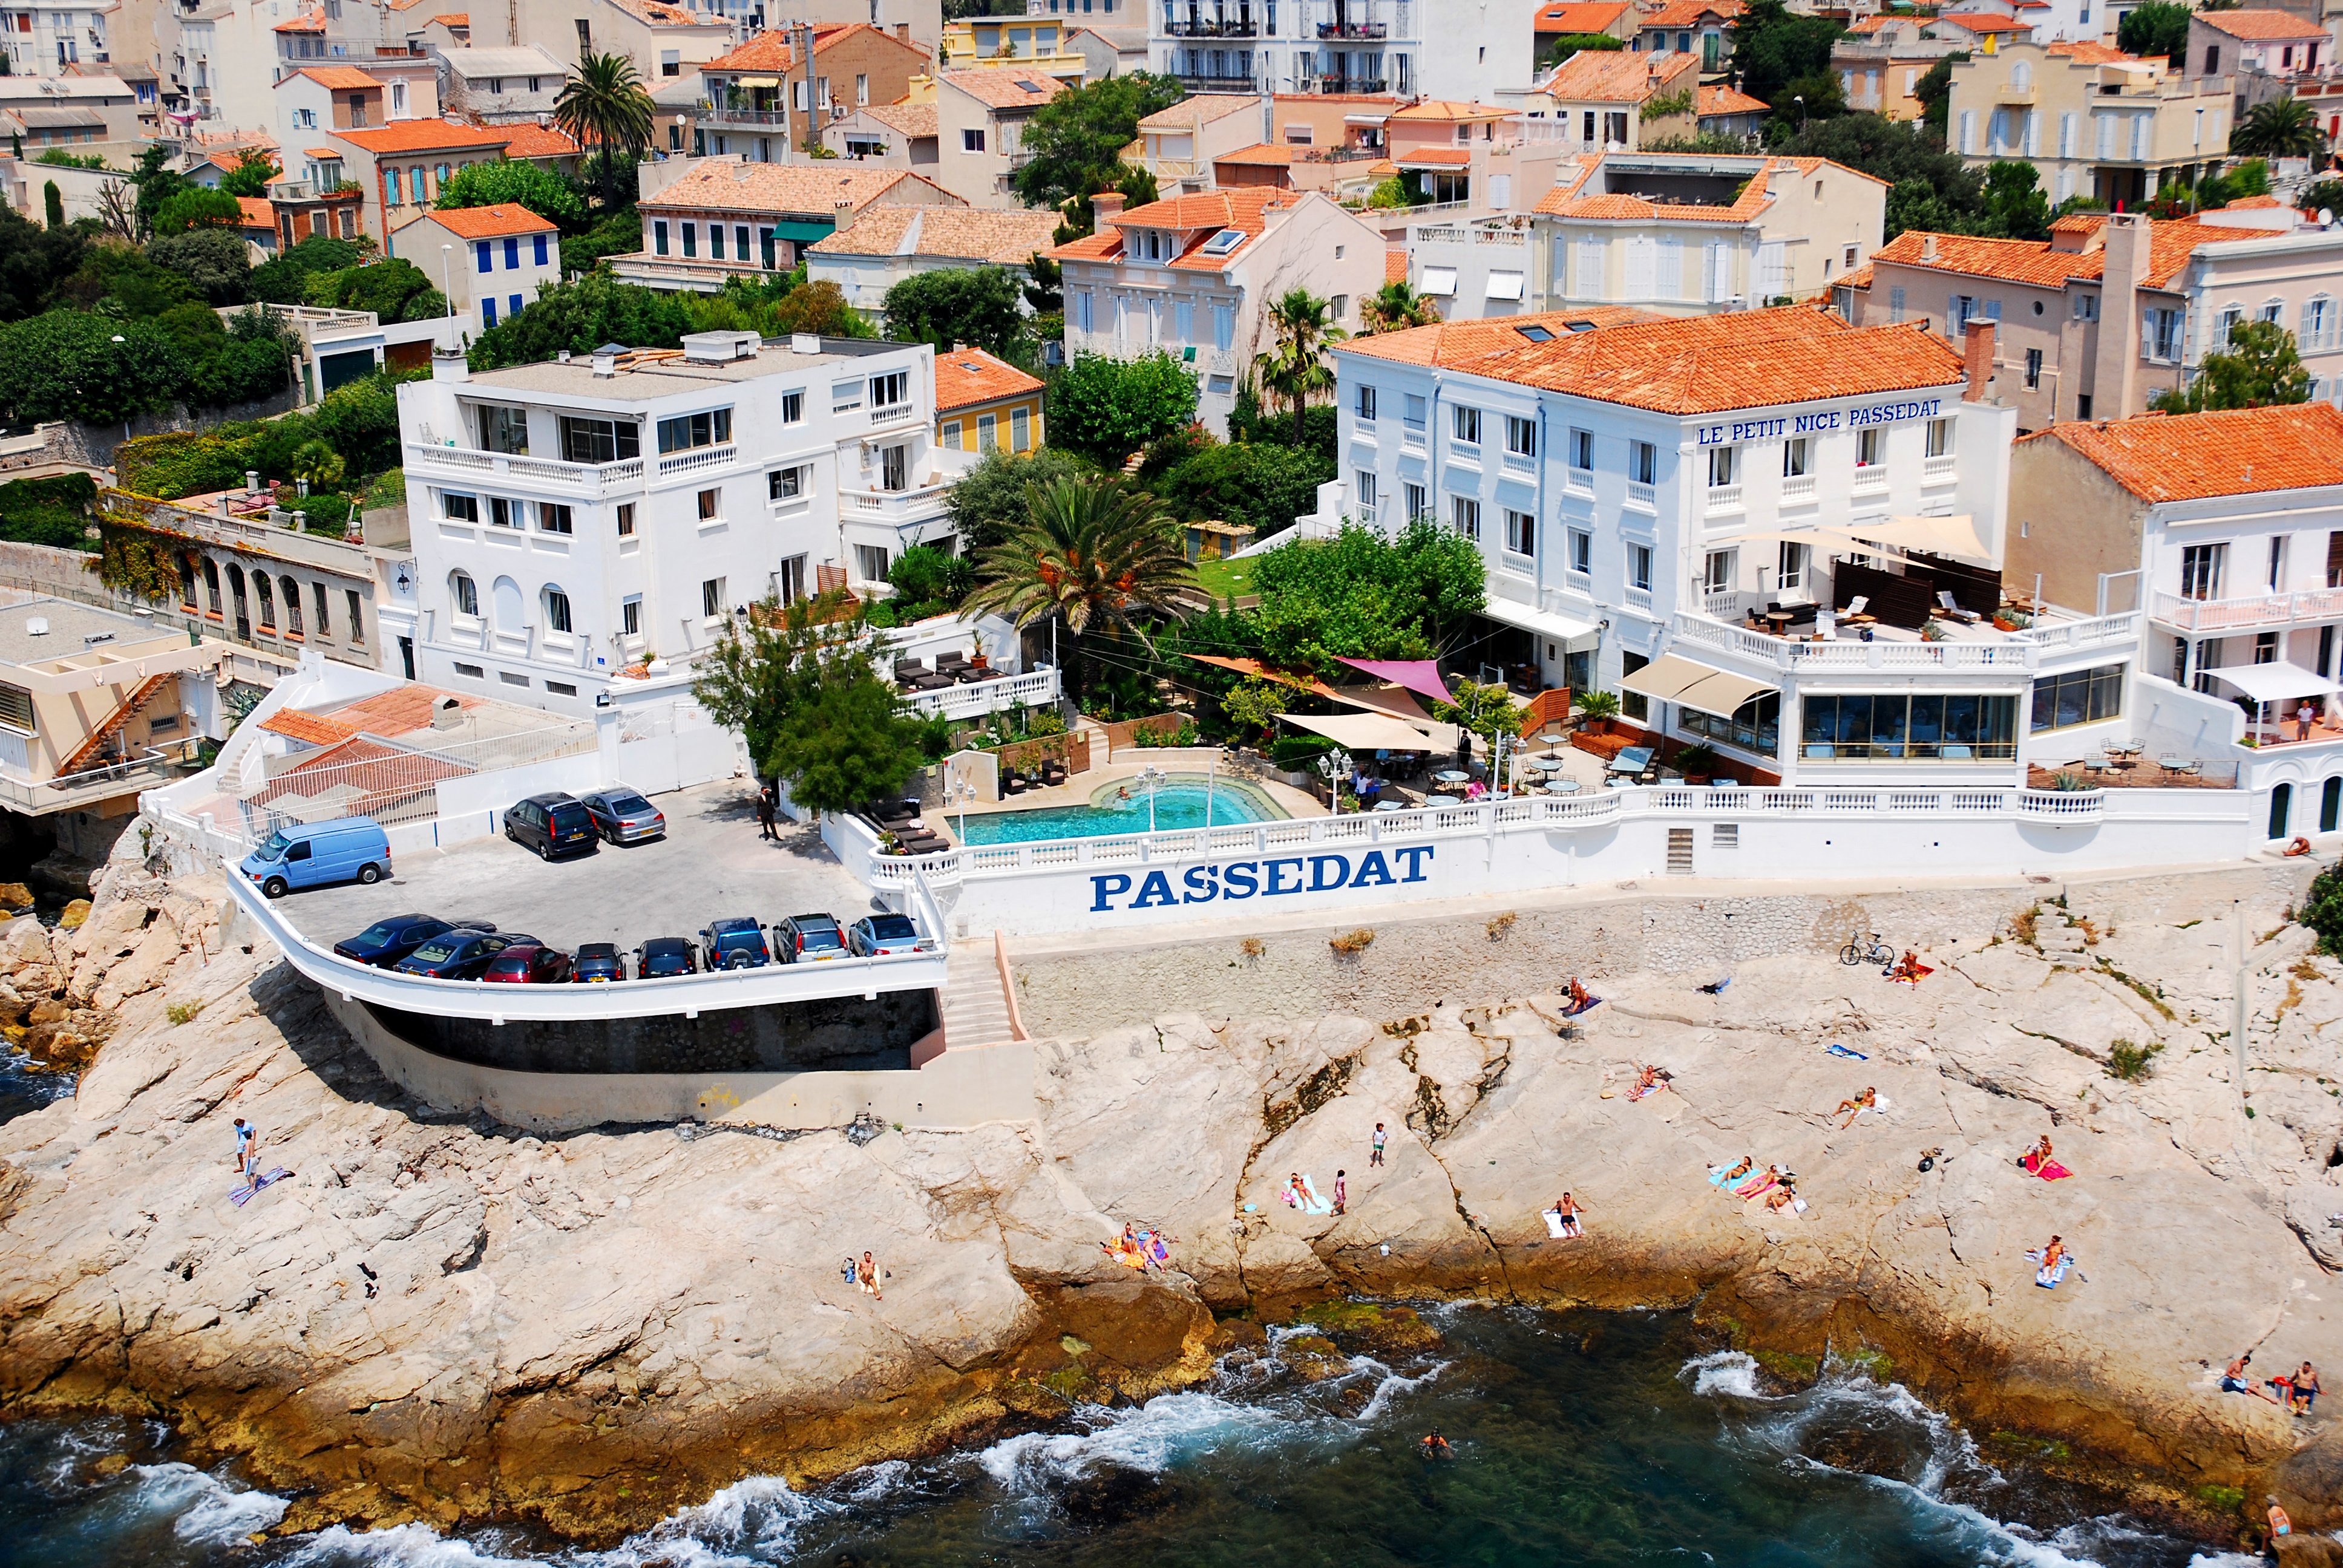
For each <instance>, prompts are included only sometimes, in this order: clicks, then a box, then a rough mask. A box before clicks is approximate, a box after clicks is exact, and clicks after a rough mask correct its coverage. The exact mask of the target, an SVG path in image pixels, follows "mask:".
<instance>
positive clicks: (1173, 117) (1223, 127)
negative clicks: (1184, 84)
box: [1123, 93, 1276, 196]
mask: <svg viewBox="0 0 2343 1568" xmlns="http://www.w3.org/2000/svg"><path fill="white" fill-rule="evenodd" d="M1275 102H1276V100H1274V99H1272V98H1267V97H1259V96H1254V95H1250V94H1235V93H1199V94H1197V95H1194V96H1192V97H1189V98H1183V99H1182V100H1181V101H1180V102H1179V103H1176V104H1174V105H1172V106H1171V107H1170V108H1168V109H1161V110H1158V111H1157V112H1156V113H1154V114H1151V115H1150V116H1147V117H1146V118H1145V119H1143V120H1141V121H1140V122H1139V139H1138V140H1137V141H1136V142H1134V143H1133V144H1132V145H1131V150H1130V151H1128V152H1126V153H1125V154H1124V155H1123V156H1124V158H1125V159H1126V161H1128V162H1131V163H1133V164H1136V165H1138V166H1140V167H1141V168H1143V169H1145V170H1146V171H1147V172H1148V173H1149V174H1151V175H1153V176H1155V185H1156V189H1157V190H1158V192H1159V193H1161V195H1163V196H1180V195H1184V194H1192V193H1193V192H1196V191H1200V190H1202V189H1204V188H1206V187H1207V186H1210V185H1212V166H1213V164H1214V163H1216V162H1217V161H1218V160H1220V159H1221V158H1223V157H1226V156H1228V155H1230V154H1231V153H1235V152H1239V151H1242V149H1244V148H1246V147H1251V146H1262V145H1264V144H1267V143H1269V142H1270V141H1271V140H1272V136H1271V135H1270V126H1271V125H1272V120H1273V115H1274V111H1273V108H1272V106H1273V105H1274V104H1275Z"/></svg>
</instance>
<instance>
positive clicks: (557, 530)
mask: <svg viewBox="0 0 2343 1568" xmlns="http://www.w3.org/2000/svg"><path fill="white" fill-rule="evenodd" d="M537 526H538V529H539V530H540V531H541V532H544V533H548V534H568V533H575V532H577V529H576V528H575V527H574V526H573V525H572V524H571V522H570V518H569V508H568V506H567V505H564V504H562V503H559V502H555V501H539V502H538V504H537Z"/></svg>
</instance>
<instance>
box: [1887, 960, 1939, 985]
mask: <svg viewBox="0 0 2343 1568" xmlns="http://www.w3.org/2000/svg"><path fill="white" fill-rule="evenodd" d="M1881 972H1882V973H1883V974H1885V975H1886V977H1887V978H1888V979H1889V980H1901V981H1903V982H1904V983H1905V984H1906V985H1918V984H1919V983H1920V980H1921V979H1922V977H1924V976H1926V975H1932V974H1935V973H1936V970H1933V969H1931V968H1929V967H1928V966H1927V965H1926V964H1914V965H1913V966H1912V968H1911V970H1910V972H1909V973H1906V971H1905V970H1904V969H1903V968H1902V966H1901V965H1898V966H1896V968H1893V969H1888V970H1882V971H1881Z"/></svg>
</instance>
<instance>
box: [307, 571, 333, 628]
mask: <svg viewBox="0 0 2343 1568" xmlns="http://www.w3.org/2000/svg"><path fill="white" fill-rule="evenodd" d="M309 602H310V603H312V604H314V605H316V606H317V635H318V636H319V637H331V636H333V635H334V628H333V626H332V625H331V623H329V622H328V621H327V618H326V585H325V584H324V583H311V584H310V585H309Z"/></svg>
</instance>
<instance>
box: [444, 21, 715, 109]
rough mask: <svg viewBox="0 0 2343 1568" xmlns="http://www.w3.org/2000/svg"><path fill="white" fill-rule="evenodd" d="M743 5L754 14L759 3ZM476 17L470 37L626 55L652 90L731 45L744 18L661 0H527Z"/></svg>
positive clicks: (562, 54)
mask: <svg viewBox="0 0 2343 1568" xmlns="http://www.w3.org/2000/svg"><path fill="white" fill-rule="evenodd" d="M744 9H745V10H747V11H749V13H750V14H751V15H753V13H754V11H755V10H756V9H757V7H755V6H753V5H751V6H749V7H744ZM467 15H468V13H467ZM481 20H482V21H483V22H484V23H486V24H488V25H486V26H484V27H483V29H482V30H481V31H479V32H477V33H473V32H470V31H469V30H468V32H467V38H468V42H469V43H471V44H474V45H489V44H502V45H511V46H522V47H526V46H529V45H534V46H536V47H538V48H539V49H542V50H544V51H545V52H546V53H547V54H548V55H552V56H553V57H554V58H555V59H557V60H575V59H576V58H578V55H579V54H581V53H582V52H584V51H586V50H588V49H590V50H592V51H593V52H594V53H596V54H598V55H626V56H627V58H628V59H629V60H632V61H633V62H634V63H635V69H636V71H637V72H639V74H640V75H641V76H642V79H643V85H645V86H646V87H649V88H650V89H651V90H652V91H653V92H657V91H658V90H659V84H661V83H662V82H672V81H676V80H679V79H680V78H682V77H685V76H689V75H690V74H691V73H692V72H693V71H694V70H696V69H698V68H699V66H701V65H706V64H707V63H708V62H709V61H710V60H714V59H716V58H718V57H719V56H720V55H724V54H726V53H728V52H729V51H730V50H731V49H732V48H733V47H734V46H735V45H738V44H739V41H740V37H741V35H742V33H743V31H744V30H745V29H746V27H747V26H748V25H749V20H748V19H747V18H746V17H744V18H742V19H739V20H736V19H734V18H733V17H730V16H729V15H726V14H725V13H724V11H723V10H722V9H721V8H719V7H714V6H711V7H708V8H706V9H691V8H687V7H685V6H682V5H669V4H667V3H666V0H528V4H527V5H510V6H507V7H505V8H503V9H501V10H498V11H493V12H489V13H487V14H486V15H483V16H482V18H481Z"/></svg>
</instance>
